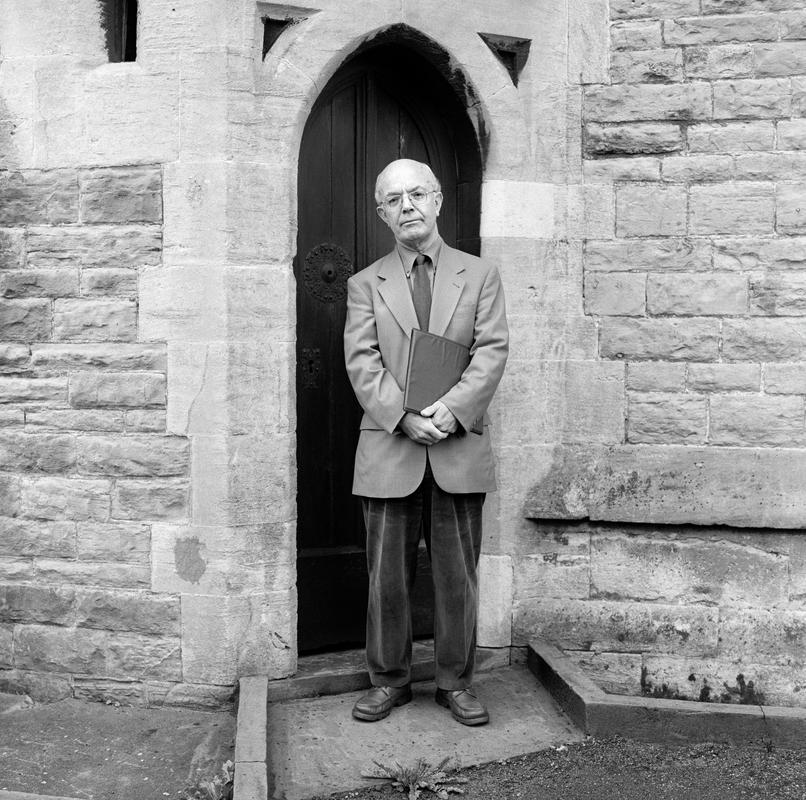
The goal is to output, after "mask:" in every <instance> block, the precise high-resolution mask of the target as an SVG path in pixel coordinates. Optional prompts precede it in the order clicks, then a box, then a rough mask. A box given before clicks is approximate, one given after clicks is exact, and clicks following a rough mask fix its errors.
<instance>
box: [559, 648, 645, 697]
mask: <svg viewBox="0 0 806 800" xmlns="http://www.w3.org/2000/svg"><path fill="white" fill-rule="evenodd" d="M564 655H565V656H567V657H568V658H570V659H571V661H572V662H573V663H574V664H576V665H577V666H578V667H579V668H580V669H581V670H582V671H583V672H584V673H585V675H587V676H588V677H589V678H590V679H591V680H592V681H593V682H594V683H595V684H596V685H597V686H598V687H599V688H600V689H603V690H604V691H605V692H607V693H608V694H627V695H633V696H634V697H637V696H638V695H640V694H641V667H642V665H643V657H642V656H641V655H640V654H638V653H592V652H590V651H587V650H567V651H566V652H565V653H564Z"/></svg>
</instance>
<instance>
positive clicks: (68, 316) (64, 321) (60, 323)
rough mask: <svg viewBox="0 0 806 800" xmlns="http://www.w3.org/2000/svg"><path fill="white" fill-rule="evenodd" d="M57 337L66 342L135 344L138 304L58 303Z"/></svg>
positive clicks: (55, 314)
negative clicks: (133, 342) (132, 342)
mask: <svg viewBox="0 0 806 800" xmlns="http://www.w3.org/2000/svg"><path fill="white" fill-rule="evenodd" d="M53 337H54V339H61V340H62V341H89V342H99V341H102V342H108V341H112V342H115V341H117V342H131V341H135V340H136V339H137V305H136V304H135V303H134V302H132V301H130V300H56V301H55V303H54V309H53Z"/></svg>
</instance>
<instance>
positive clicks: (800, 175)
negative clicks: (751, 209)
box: [734, 152, 806, 181]
mask: <svg viewBox="0 0 806 800" xmlns="http://www.w3.org/2000/svg"><path fill="white" fill-rule="evenodd" d="M735 161H736V167H735V173H734V175H735V178H736V180H752V181H767V180H769V181H794V180H800V181H803V180H804V178H806V153H803V152H779V153H741V154H739V155H737V156H736V157H735Z"/></svg>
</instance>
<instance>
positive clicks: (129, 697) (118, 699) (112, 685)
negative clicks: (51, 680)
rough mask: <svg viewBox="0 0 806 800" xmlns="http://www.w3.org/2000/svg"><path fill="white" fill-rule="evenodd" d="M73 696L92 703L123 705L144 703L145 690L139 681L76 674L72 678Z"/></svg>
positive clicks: (141, 704)
mask: <svg viewBox="0 0 806 800" xmlns="http://www.w3.org/2000/svg"><path fill="white" fill-rule="evenodd" d="M73 697H75V698H76V700H87V701H89V702H92V703H105V704H107V705H112V704H117V705H123V706H144V705H146V691H145V688H144V687H143V684H142V683H141V682H140V681H124V680H117V681H115V680H108V679H106V678H87V677H85V676H83V675H76V676H75V677H74V678H73Z"/></svg>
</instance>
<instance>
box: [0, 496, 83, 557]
mask: <svg viewBox="0 0 806 800" xmlns="http://www.w3.org/2000/svg"><path fill="white" fill-rule="evenodd" d="M3 510H4V511H5V510H7V508H6V507H5V506H4V507H3ZM0 555H5V556H42V557H46V556H54V557H57V558H74V557H75V555H76V525H75V523H74V522H35V521H33V520H29V519H19V518H11V517H0Z"/></svg>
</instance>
